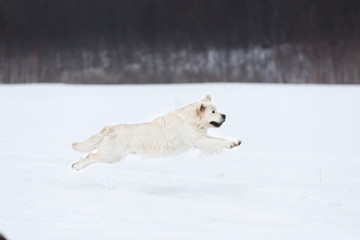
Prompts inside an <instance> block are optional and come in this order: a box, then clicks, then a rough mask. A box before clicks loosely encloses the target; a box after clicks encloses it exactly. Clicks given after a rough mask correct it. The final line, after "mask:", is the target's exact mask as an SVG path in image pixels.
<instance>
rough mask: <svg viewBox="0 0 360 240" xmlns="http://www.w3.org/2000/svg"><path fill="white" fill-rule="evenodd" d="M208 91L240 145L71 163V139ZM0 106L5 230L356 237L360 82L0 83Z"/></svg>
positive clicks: (251, 239) (57, 234)
mask: <svg viewBox="0 0 360 240" xmlns="http://www.w3.org/2000/svg"><path fill="white" fill-rule="evenodd" d="M206 93H212V94H213V100H214V103H215V105H216V106H217V108H218V110H219V111H220V112H224V113H226V114H227V116H228V117H227V121H226V123H225V124H224V125H223V126H222V127H221V128H220V129H213V130H212V131H211V134H212V135H216V136H223V137H228V138H241V139H242V140H243V143H242V145H241V146H240V147H239V148H235V149H232V150H228V151H224V152H223V153H221V154H217V155H214V156H211V157H204V156H201V155H199V153H198V152H196V151H190V152H187V153H184V154H181V155H179V156H175V157H169V158H160V159H141V158H136V157H129V158H127V159H126V160H125V161H123V162H120V163H118V164H113V165H107V164H100V163H99V164H94V165H91V166H89V167H88V168H86V169H84V170H83V171H80V172H73V171H71V170H70V166H71V164H72V163H73V162H75V161H77V160H78V159H79V158H80V157H81V156H82V154H79V153H77V152H75V151H73V150H72V149H71V143H72V142H74V141H78V140H84V139H86V138H88V137H89V136H91V135H92V134H94V133H96V132H97V131H99V130H100V129H101V128H102V127H103V126H105V125H111V124H117V123H137V122H143V121H148V120H151V119H153V118H154V117H156V116H158V115H161V114H166V113H167V112H169V111H171V110H173V109H174V108H178V107H181V106H183V105H185V104H188V103H191V102H194V101H197V100H200V99H201V98H202V97H203V95H204V94H206ZM0 112H1V118H0V119H1V120H0V133H1V134H0V161H1V162H0V163H1V165H0V232H2V233H3V234H4V235H5V236H6V237H7V238H9V239H12V240H18V239H19V240H20V239H27V240H31V239H34V240H35V239H36V240H39V239H46V240H48V239H52V240H57V239H76V240H81V239H196V240H199V239H206V240H211V239H246V240H255V239H261V240H263V239H266V240H268V239H275V240H282V239H284V240H289V239H299V240H300V239H306V240H309V239H314V240H315V239H316V240H321V239H326V240H331V239H334V240H338V239H346V240H352V239H354V240H355V239H359V236H360V146H359V143H360V142H359V136H360V87H358V86H313V85H305V86H304V85H262V84H194V85H147V86H140V85H137V86H126V85H125V86H80V85H75V86H74V85H15V86H14V85H1V86H0Z"/></svg>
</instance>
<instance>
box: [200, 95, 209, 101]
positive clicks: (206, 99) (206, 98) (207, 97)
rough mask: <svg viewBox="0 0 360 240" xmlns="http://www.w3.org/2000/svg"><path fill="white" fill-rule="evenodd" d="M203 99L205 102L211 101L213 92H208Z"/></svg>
mask: <svg viewBox="0 0 360 240" xmlns="http://www.w3.org/2000/svg"><path fill="white" fill-rule="evenodd" d="M201 101H203V102H211V94H206V95H205V97H204V98H203V99H202V100H201Z"/></svg>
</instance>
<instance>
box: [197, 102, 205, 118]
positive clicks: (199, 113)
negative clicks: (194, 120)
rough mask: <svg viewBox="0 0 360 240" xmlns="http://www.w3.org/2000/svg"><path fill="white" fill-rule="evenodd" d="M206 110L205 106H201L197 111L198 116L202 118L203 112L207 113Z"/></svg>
mask: <svg viewBox="0 0 360 240" xmlns="http://www.w3.org/2000/svg"><path fill="white" fill-rule="evenodd" d="M205 108H206V107H205V106H204V104H201V105H200V106H199V107H198V108H197V109H196V115H197V116H198V117H200V118H201V116H202V114H203V112H204V111H205Z"/></svg>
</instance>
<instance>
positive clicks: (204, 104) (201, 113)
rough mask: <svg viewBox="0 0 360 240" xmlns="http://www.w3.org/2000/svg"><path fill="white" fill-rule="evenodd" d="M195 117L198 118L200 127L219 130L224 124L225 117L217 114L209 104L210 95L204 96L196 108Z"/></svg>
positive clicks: (214, 108)
mask: <svg viewBox="0 0 360 240" xmlns="http://www.w3.org/2000/svg"><path fill="white" fill-rule="evenodd" d="M197 115H198V117H199V118H200V122H201V125H202V126H204V127H205V128H210V127H215V128H219V127H221V125H222V124H223V123H224V122H225V119H226V115H225V114H223V113H219V112H217V110H216V107H215V106H214V105H213V104H212V103H211V95H210V94H208V95H206V96H205V97H204V98H203V99H202V100H201V101H200V102H199V105H198V108H197Z"/></svg>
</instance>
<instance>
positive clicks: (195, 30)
mask: <svg viewBox="0 0 360 240" xmlns="http://www.w3.org/2000/svg"><path fill="white" fill-rule="evenodd" d="M358 26H360V2H358V1H355V0H342V1H338V0H292V1H289V0H213V1H211V0H146V1H141V0H63V1H57V0H33V1H27V0H12V1H6V0H1V1H0V82H2V83H25V82H67V83H176V82H205V81H210V82H219V81H220V82H281V83H356V84H358V83H360V68H359V66H360V57H359V56H360V44H359V40H360V29H359V27H358Z"/></svg>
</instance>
